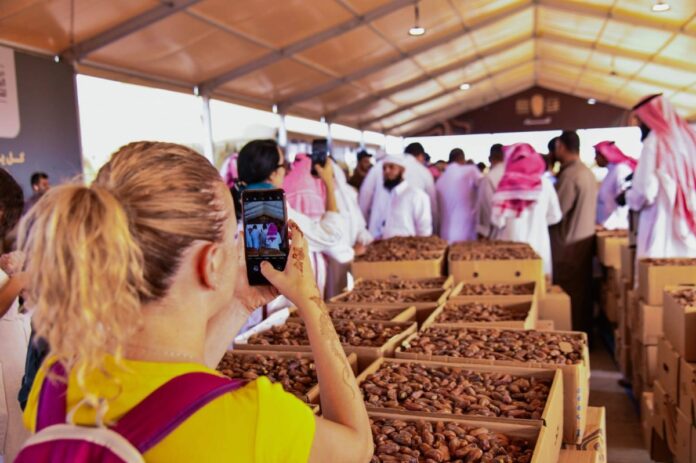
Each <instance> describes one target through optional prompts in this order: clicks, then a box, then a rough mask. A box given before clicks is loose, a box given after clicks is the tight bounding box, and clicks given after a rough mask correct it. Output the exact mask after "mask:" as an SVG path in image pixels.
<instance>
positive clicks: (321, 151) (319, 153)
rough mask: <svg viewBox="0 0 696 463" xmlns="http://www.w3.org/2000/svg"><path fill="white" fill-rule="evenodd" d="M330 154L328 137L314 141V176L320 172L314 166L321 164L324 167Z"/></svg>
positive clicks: (312, 171)
mask: <svg viewBox="0 0 696 463" xmlns="http://www.w3.org/2000/svg"><path fill="white" fill-rule="evenodd" d="M328 156H329V144H328V142H327V141H326V139H318V140H314V141H313V142H312V155H311V157H312V170H311V173H312V175H313V176H315V177H318V176H319V174H318V172H317V169H315V167H314V166H316V165H317V164H319V165H320V166H322V167H324V166H325V165H326V158H328Z"/></svg>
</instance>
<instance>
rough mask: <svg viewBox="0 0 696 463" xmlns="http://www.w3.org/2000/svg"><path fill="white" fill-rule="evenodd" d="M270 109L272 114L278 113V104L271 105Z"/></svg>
mask: <svg viewBox="0 0 696 463" xmlns="http://www.w3.org/2000/svg"><path fill="white" fill-rule="evenodd" d="M271 110H272V111H273V114H278V105H277V104H274V105H273V106H272V107H271Z"/></svg>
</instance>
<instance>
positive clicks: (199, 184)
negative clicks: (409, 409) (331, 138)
mask: <svg viewBox="0 0 696 463" xmlns="http://www.w3.org/2000/svg"><path fill="white" fill-rule="evenodd" d="M240 157H241V156H240ZM162 178H166V179H167V181H166V182H162ZM289 236H290V239H291V251H290V257H289V260H288V263H287V265H286V268H285V270H284V271H283V272H278V271H276V270H274V269H273V268H272V267H271V265H270V264H267V263H264V264H263V265H262V267H261V270H262V273H263V274H264V276H265V277H266V278H267V279H268V280H269V281H270V282H271V283H272V285H273V287H274V288H271V287H262V289H252V288H250V287H249V286H248V284H247V280H246V271H245V268H244V258H243V252H242V251H241V249H242V248H241V244H242V243H241V241H242V239H241V238H240V235H239V234H238V233H237V222H236V218H235V213H234V207H233V202H232V198H231V197H230V194H229V191H228V190H227V188H226V186H225V184H224V182H223V181H222V179H221V178H220V175H219V174H218V172H217V171H216V170H215V168H214V167H213V166H212V165H211V164H210V163H209V162H208V161H207V160H206V159H205V158H203V157H202V156H201V155H199V154H198V153H196V152H194V151H192V150H190V149H188V148H186V147H183V146H179V145H175V144H170V143H152V142H138V143H131V144H129V145H127V146H125V147H123V148H121V149H120V150H119V151H118V152H116V153H115V154H114V155H113V156H112V158H111V160H110V161H109V162H108V163H107V164H106V165H105V166H104V167H103V168H102V169H101V170H100V171H99V174H98V175H97V178H96V180H95V182H94V183H93V184H92V186H91V187H86V186H81V185H66V186H61V187H58V188H55V189H52V190H51V191H50V192H48V193H47V194H46V196H45V197H44V198H42V200H41V201H40V202H39V203H37V205H36V206H35V207H34V208H32V210H31V211H30V213H29V214H28V216H27V217H25V219H24V220H23V221H22V224H21V228H20V233H19V244H20V249H22V250H23V251H24V252H25V254H26V258H27V264H26V265H27V267H26V269H27V273H28V274H29V275H30V284H29V288H30V294H29V297H30V299H31V300H32V302H33V303H34V305H35V307H36V312H35V315H34V323H35V326H36V330H37V333H38V335H39V336H42V337H44V338H46V339H47V340H48V342H49V344H50V345H51V355H52V357H50V359H49V360H47V361H46V362H45V364H44V367H43V368H42V370H41V371H40V373H39V375H38V376H37V378H36V381H35V383H34V387H33V389H32V392H31V396H30V399H29V403H28V406H27V410H26V412H25V422H26V424H27V425H28V427H29V428H30V429H32V430H33V429H35V426H36V420H37V409H38V403H39V400H38V399H39V393H40V391H41V387H42V384H43V383H45V382H46V381H50V380H47V379H46V371H47V369H48V368H50V366H51V365H52V364H53V362H55V361H60V362H61V363H62V364H63V366H64V367H65V369H66V370H67V371H68V372H69V374H68V385H67V398H66V402H67V403H66V405H67V408H66V410H67V411H68V412H70V413H72V417H73V419H74V421H75V422H76V423H77V424H81V425H86V426H94V425H95V424H96V423H99V422H102V421H103V422H105V423H109V424H111V423H117V422H118V420H119V418H120V417H122V416H123V415H124V414H125V413H126V412H128V411H129V410H131V409H132V408H133V407H135V406H136V405H137V404H138V403H140V402H141V401H142V400H143V399H144V398H145V397H146V396H148V394H150V393H151V392H153V391H154V390H155V389H157V388H159V387H160V386H161V385H163V384H164V383H166V382H168V381H169V380H171V379H172V378H175V377H178V376H180V375H184V374H186V373H190V372H206V373H210V374H216V373H215V371H214V370H212V368H214V367H215V365H217V363H218V362H219V361H220V359H221V357H222V355H223V353H224V352H225V349H226V347H227V346H228V345H229V344H230V342H231V341H232V338H233V336H234V335H235V333H237V332H238V330H239V328H240V326H241V325H242V324H243V323H244V321H245V320H246V318H247V316H248V314H249V313H250V312H251V311H252V310H253V309H254V308H255V307H258V306H260V305H262V304H265V303H267V302H268V301H269V300H271V299H272V298H273V297H275V296H277V294H278V293H280V294H283V295H285V296H286V297H287V298H288V299H290V301H292V302H293V303H294V304H295V305H296V306H297V307H298V309H299V314H300V316H301V317H302V318H303V320H304V322H305V324H306V328H307V334H308V336H309V340H310V343H311V346H312V352H313V354H314V359H315V363H316V368H317V374H318V377H319V384H320V385H321V388H322V412H323V417H322V418H317V417H315V416H314V415H313V414H312V412H311V410H310V409H309V407H308V406H307V405H306V404H304V403H303V402H301V401H300V400H299V399H297V398H295V397H294V396H293V395H291V394H289V393H286V392H284V391H283V389H282V386H281V385H280V384H271V383H270V382H269V380H268V379H267V378H265V377H261V378H259V379H257V380H255V381H253V382H250V383H248V384H247V385H245V386H243V387H241V388H240V389H237V390H235V391H234V392H230V393H227V394H224V395H221V396H219V397H218V398H216V399H214V400H213V401H211V402H210V403H208V404H207V405H206V406H204V407H203V408H201V409H199V410H198V411H197V412H195V413H194V414H193V415H191V416H190V417H189V418H188V419H187V420H185V421H184V422H183V423H181V424H180V425H179V426H178V427H176V428H175V429H174V430H173V431H172V432H171V433H170V434H168V435H166V437H164V439H163V440H161V441H159V443H158V444H157V445H155V446H154V447H152V448H151V449H150V450H148V451H147V452H146V453H145V460H146V461H147V462H177V461H182V462H183V461H205V462H223V461H238V462H255V461H259V462H261V461H263V462H281V461H283V462H286V461H287V462H303V461H309V462H327V461H331V462H332V463H338V462H367V461H369V459H370V456H371V454H372V438H371V432H370V426H369V421H368V418H367V413H366V411H365V406H364V404H363V401H362V395H361V393H360V391H359V389H358V387H357V385H356V382H355V377H354V376H353V374H352V372H351V370H350V367H349V366H348V362H347V360H346V357H345V354H344V353H343V349H342V348H341V345H340V343H339V341H338V337H337V336H336V332H335V330H334V328H333V325H332V324H331V321H330V318H329V317H328V315H327V314H326V312H325V310H324V304H323V302H322V301H321V299H320V298H319V292H318V290H317V287H316V285H315V283H314V279H313V276H312V272H311V268H310V263H309V260H308V251H307V241H306V239H305V238H304V237H303V235H302V232H301V231H300V229H299V228H298V227H297V225H295V224H293V223H291V225H290V227H289ZM337 442H340V445H336V443H337Z"/></svg>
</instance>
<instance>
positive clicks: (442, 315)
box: [423, 299, 537, 330]
mask: <svg viewBox="0 0 696 463" xmlns="http://www.w3.org/2000/svg"><path fill="white" fill-rule="evenodd" d="M534 308H535V304H534V301H533V300H532V299H528V300H527V301H518V302H505V301H501V302H465V301H458V300H456V299H453V300H450V301H448V302H447V303H446V304H445V305H443V306H440V307H438V308H437V309H435V311H434V312H433V313H432V314H430V316H429V317H428V318H427V319H426V321H425V323H423V326H426V325H427V326H439V327H452V328H461V327H467V326H480V327H493V328H514V329H521V330H531V329H534V328H536V323H537V318H536V311H535V310H534Z"/></svg>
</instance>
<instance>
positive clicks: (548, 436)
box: [368, 412, 561, 463]
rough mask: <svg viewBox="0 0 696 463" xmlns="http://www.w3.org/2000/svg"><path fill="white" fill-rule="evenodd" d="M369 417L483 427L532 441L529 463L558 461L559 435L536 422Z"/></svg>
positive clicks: (394, 415) (393, 414)
mask: <svg viewBox="0 0 696 463" xmlns="http://www.w3.org/2000/svg"><path fill="white" fill-rule="evenodd" d="M368 415H369V416H370V418H392V419H398V420H402V421H413V420H417V421H430V422H438V421H442V422H447V423H456V424H458V425H461V426H465V427H468V428H477V427H485V428H486V429H488V430H490V431H495V432H499V433H502V434H505V435H507V436H509V437H513V438H518V439H524V440H527V441H530V442H532V443H534V452H533V453H532V458H531V460H530V462H529V463H550V462H555V461H558V458H559V454H560V450H561V441H560V439H559V437H560V436H559V435H554V434H552V433H551V432H550V431H549V430H548V429H547V428H546V427H544V426H542V425H541V424H539V423H538V422H537V423H534V424H532V423H530V424H523V423H519V422H514V421H510V420H485V421H483V420H482V421H478V420H470V419H469V418H468V417H467V418H466V419H464V418H457V417H454V416H452V415H448V416H443V417H432V416H420V417H417V418H415V417H413V416H410V415H404V414H400V413H378V412H370V413H368Z"/></svg>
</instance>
